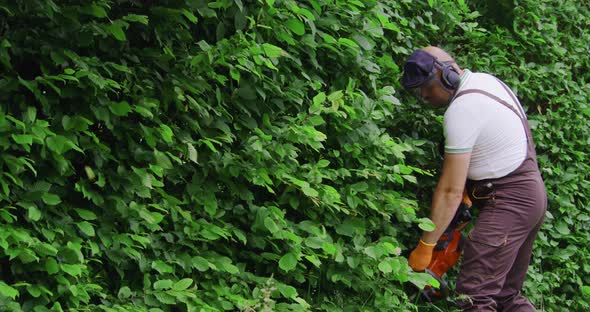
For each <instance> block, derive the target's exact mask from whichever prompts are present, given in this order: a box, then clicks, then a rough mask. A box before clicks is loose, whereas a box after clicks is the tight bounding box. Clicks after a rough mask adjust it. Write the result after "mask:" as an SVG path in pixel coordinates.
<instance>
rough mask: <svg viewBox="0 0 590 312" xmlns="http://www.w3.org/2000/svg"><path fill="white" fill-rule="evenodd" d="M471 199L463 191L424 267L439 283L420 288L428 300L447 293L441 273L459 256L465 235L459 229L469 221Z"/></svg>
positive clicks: (442, 296)
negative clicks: (427, 263)
mask: <svg viewBox="0 0 590 312" xmlns="http://www.w3.org/2000/svg"><path fill="white" fill-rule="evenodd" d="M470 208H471V200H470V199H469V196H468V195H467V191H464V192H463V200H462V201H461V204H460V205H459V208H458V209H457V212H456V213H455V216H454V217H453V220H452V221H451V223H450V224H449V226H448V227H447V229H446V230H445V231H444V233H443V234H442V235H441V237H440V238H439V239H438V242H437V243H436V246H435V247H434V251H433V253H432V260H431V261H430V264H429V265H428V267H427V268H426V273H429V274H430V275H432V276H433V277H434V278H435V279H436V280H437V281H438V282H439V283H440V287H439V288H433V287H430V286H427V287H426V288H424V289H423V290H422V296H423V297H424V299H426V300H427V301H429V302H432V301H435V300H438V299H443V298H445V297H447V296H448V295H449V287H448V286H447V283H446V282H445V281H444V280H443V278H442V277H443V275H444V274H445V273H446V272H447V271H448V270H449V269H450V268H452V267H453V266H454V265H455V264H457V262H458V261H459V258H460V257H461V253H462V252H463V244H464V240H465V237H464V236H463V233H462V232H461V230H463V228H464V227H465V226H466V225H467V223H469V221H471V213H470V212H469V209H470Z"/></svg>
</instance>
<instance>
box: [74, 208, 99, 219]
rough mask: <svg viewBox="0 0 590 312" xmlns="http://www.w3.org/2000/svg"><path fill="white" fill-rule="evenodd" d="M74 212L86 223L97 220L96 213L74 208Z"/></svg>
mask: <svg viewBox="0 0 590 312" xmlns="http://www.w3.org/2000/svg"><path fill="white" fill-rule="evenodd" d="M74 210H75V211H76V212H77V213H78V215H79V216H80V218H82V219H84V220H86V221H92V220H96V214H94V212H92V211H90V210H86V209H80V208H74Z"/></svg>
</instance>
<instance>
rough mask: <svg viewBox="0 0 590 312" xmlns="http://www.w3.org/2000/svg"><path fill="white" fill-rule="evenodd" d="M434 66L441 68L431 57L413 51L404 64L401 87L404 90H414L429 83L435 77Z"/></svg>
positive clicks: (422, 52) (425, 53) (421, 51)
mask: <svg viewBox="0 0 590 312" xmlns="http://www.w3.org/2000/svg"><path fill="white" fill-rule="evenodd" d="M435 65H438V66H439V67H440V66H441V64H440V62H439V61H437V60H436V59H435V58H434V57H433V56H432V55H430V54H429V53H427V52H425V51H423V50H416V51H414V53H412V55H410V57H409V58H408V60H407V61H406V63H405V64H404V74H403V76H402V79H401V83H402V86H404V88H406V89H414V88H417V87H419V86H421V85H423V84H425V83H427V82H429V81H431V80H432V79H434V78H435V77H436V76H435V70H434V68H435Z"/></svg>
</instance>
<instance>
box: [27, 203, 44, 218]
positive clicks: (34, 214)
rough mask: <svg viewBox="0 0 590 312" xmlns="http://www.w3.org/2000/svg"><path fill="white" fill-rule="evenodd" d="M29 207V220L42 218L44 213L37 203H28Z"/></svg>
mask: <svg viewBox="0 0 590 312" xmlns="http://www.w3.org/2000/svg"><path fill="white" fill-rule="evenodd" d="M27 209H28V214H27V216H28V217H29V220H31V221H39V220H41V217H42V216H43V214H42V213H41V210H39V208H37V205H34V204H30V205H28V207H27Z"/></svg>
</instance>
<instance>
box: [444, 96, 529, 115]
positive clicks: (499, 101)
mask: <svg viewBox="0 0 590 312" xmlns="http://www.w3.org/2000/svg"><path fill="white" fill-rule="evenodd" d="M471 93H478V94H482V95H485V96H487V97H489V98H491V99H492V100H494V101H496V102H498V103H500V104H502V105H504V106H506V107H507V108H508V109H510V110H511V111H513V112H514V113H515V114H516V116H518V118H519V119H520V120H521V121H522V122H523V123H524V122H525V120H526V115H524V112H522V109H521V108H520V105H518V102H516V101H515V103H516V105H517V106H518V108H519V110H520V111H521V112H519V111H517V110H516V108H514V106H512V105H510V104H508V103H507V102H506V101H504V100H502V99H501V98H499V97H497V96H495V95H493V94H491V93H489V92H487V91H484V90H479V89H468V90H464V91H461V92H459V93H458V94H457V95H456V96H455V99H457V98H458V97H460V96H463V95H466V94H471ZM509 94H512V93H510V92H509Z"/></svg>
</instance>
